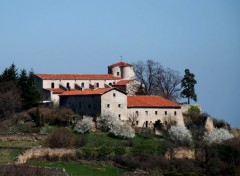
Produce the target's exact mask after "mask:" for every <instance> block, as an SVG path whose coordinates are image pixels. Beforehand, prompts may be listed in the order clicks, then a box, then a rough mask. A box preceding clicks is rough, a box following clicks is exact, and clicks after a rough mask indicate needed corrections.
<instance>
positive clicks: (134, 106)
mask: <svg viewBox="0 0 240 176" xmlns="http://www.w3.org/2000/svg"><path fill="white" fill-rule="evenodd" d="M59 97H60V106H64V107H69V108H72V109H73V110H74V111H75V112H77V113H79V114H81V115H85V116H92V117H98V116H100V115H101V114H103V113H110V114H112V115H114V116H116V117H118V118H119V119H120V120H122V121H128V120H131V121H132V122H133V123H134V124H135V125H136V126H139V127H152V126H153V124H154V123H155V121H157V120H161V122H163V123H165V122H166V123H168V122H169V121H176V123H177V124H178V125H183V124H184V123H183V117H182V111H181V105H179V104H176V103H174V102H172V101H170V100H167V99H165V98H162V97H160V96H129V95H127V93H125V92H124V91H121V90H119V89H117V88H93V89H85V90H69V91H65V92H63V93H62V94H60V95H59Z"/></svg>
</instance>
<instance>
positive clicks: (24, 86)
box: [18, 69, 29, 108]
mask: <svg viewBox="0 0 240 176" xmlns="http://www.w3.org/2000/svg"><path fill="white" fill-rule="evenodd" d="M18 86H19V87H20V89H21V97H22V105H23V107H24V108H25V107H26V102H25V101H26V99H27V97H28V93H29V91H28V87H29V85H28V75H27V71H26V70H25V69H23V70H21V72H20V75H19V79H18Z"/></svg>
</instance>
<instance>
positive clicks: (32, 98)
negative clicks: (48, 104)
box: [23, 70, 41, 108]
mask: <svg viewBox="0 0 240 176" xmlns="http://www.w3.org/2000/svg"><path fill="white" fill-rule="evenodd" d="M23 89H25V88H23ZM24 91H25V92H24V97H23V98H24V104H25V106H24V108H31V107H34V106H36V105H37V104H38V103H39V101H40V98H41V96H40V93H39V91H38V89H37V84H36V80H35V77H34V72H33V70H31V71H30V72H29V73H28V79H27V87H26V89H25V90H24Z"/></svg>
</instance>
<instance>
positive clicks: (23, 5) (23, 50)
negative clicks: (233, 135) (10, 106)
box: [0, 0, 240, 128]
mask: <svg viewBox="0 0 240 176" xmlns="http://www.w3.org/2000/svg"><path fill="white" fill-rule="evenodd" d="M120 56H122V59H123V61H124V62H128V63H133V62H136V61H138V60H143V61H145V60H148V59H152V60H154V61H157V62H159V63H161V64H162V65H163V66H164V67H166V68H167V67H169V68H171V69H174V70H177V71H179V72H180V74H181V75H183V74H184V70H185V69H186V68H188V69H190V71H191V72H192V73H194V74H195V77H196V80H197V85H196V93H197V95H198V102H197V104H200V105H201V106H202V110H203V111H204V112H207V113H209V114H210V115H211V116H213V117H215V118H218V119H223V120H226V121H227V122H229V123H230V124H231V125H232V126H233V127H238V128H240V110H239V109H238V108H240V101H239V99H240V91H239V90H240V89H239V87H240V68H239V67H240V1H239V0H211V1H209V0H199V1H197V0H165V1H163V0H104V1H99V0H88V1H83V0H70V1H66V0H41V1H33V0H24V1H19V0H10V1H9V0H0V72H2V71H3V70H4V69H5V68H6V67H9V66H10V65H11V64H12V63H14V64H15V65H16V66H17V67H18V68H19V69H23V68H25V69H27V70H30V69H31V68H32V69H33V70H34V71H35V73H79V74H83V73H107V66H108V65H110V64H112V63H115V62H118V61H120ZM183 101H184V100H183Z"/></svg>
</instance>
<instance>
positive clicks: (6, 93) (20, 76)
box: [0, 64, 41, 117]
mask: <svg viewBox="0 0 240 176" xmlns="http://www.w3.org/2000/svg"><path fill="white" fill-rule="evenodd" d="M40 98H41V97H40V93H39V91H38V89H37V86H36V81H35V77H34V71H33V70H30V71H29V72H27V70H26V69H22V70H20V72H18V69H17V68H16V66H15V64H11V65H10V66H9V67H8V68H6V69H5V70H4V71H3V72H2V74H0V117H3V116H5V115H7V114H9V113H13V112H16V111H20V110H23V109H29V108H31V107H34V106H36V105H37V104H38V103H39V101H40Z"/></svg>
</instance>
